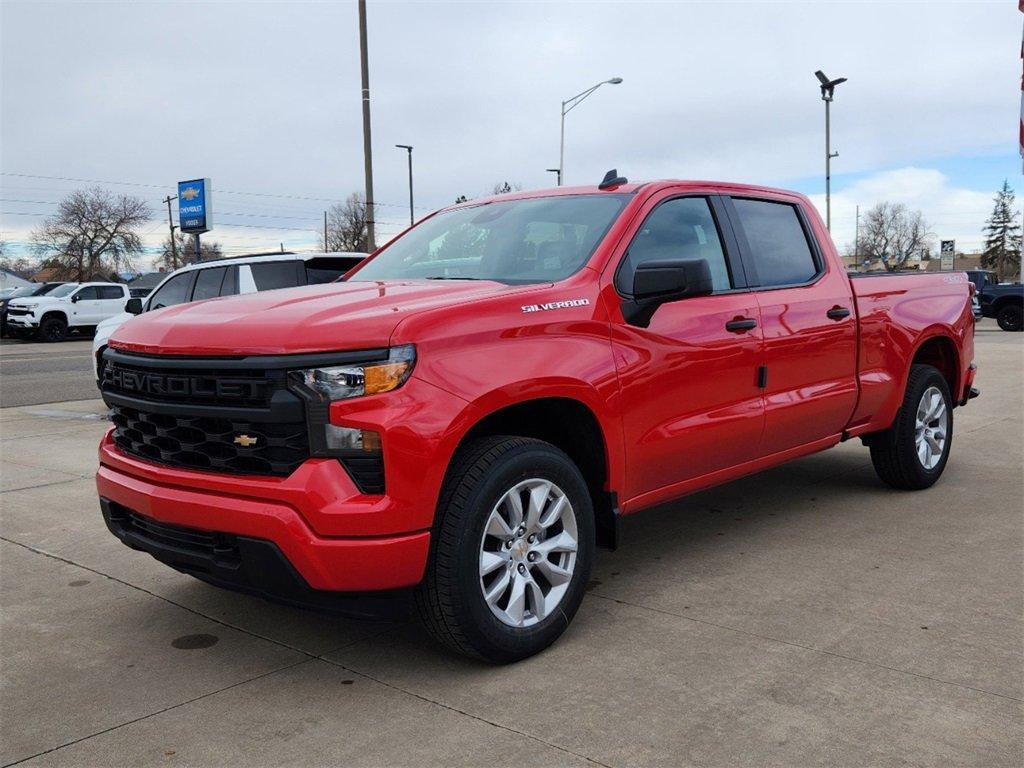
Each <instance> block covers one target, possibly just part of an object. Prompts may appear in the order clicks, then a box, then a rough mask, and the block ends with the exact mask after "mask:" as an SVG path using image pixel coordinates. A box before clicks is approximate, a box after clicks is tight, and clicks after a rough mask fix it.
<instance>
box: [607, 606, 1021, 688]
mask: <svg viewBox="0 0 1024 768" xmlns="http://www.w3.org/2000/svg"><path fill="white" fill-rule="evenodd" d="M589 595H590V596H591V597H596V598H599V599H601V600H608V601H609V602H612V603H618V604H619V605H628V606H630V607H632V608H638V609H640V610H642V611H651V612H652V613H659V614H662V615H664V616H672V617H673V618H677V619H685V620H686V621H692V622H695V623H697V624H704V625H706V626H709V627H715V628H717V629H724V630H726V631H728V632H735V633H737V634H740V635H746V636H748V637H756V638H758V639H759V640H767V641H769V642H773V643H780V644H782V645H788V646H790V647H792V648H801V649H803V650H805V651H811V652H813V653H820V654H822V655H824V656H832V657H834V658H837V659H843V660H845V661H852V662H854V663H857V664H864V665H865V666H869V667H875V668H877V669H885V670H888V671H890V672H897V673H900V674H904V675H910V676H911V677H917V678H921V679H922V680H929V681H931V682H933V683H941V684H943V685H952V686H955V687H957V688H963V689H964V690H968V691H974V692H975V693H981V694H984V695H986V696H996V697H998V698H1000V699H1008V700H1010V701H1017V702H1024V699H1019V698H1017V697H1016V696H1009V695H1007V694H1005V693H996V692H995V691H987V690H985V689H984V688H975V687H974V686H973V685H965V684H963V683H954V682H952V681H950V680H943V679H942V678H939V677H931V676H930V675H924V674H921V673H920V672H912V671H911V670H909V669H900V668H899V667H890V666H888V665H886V664H879V663H878V662H877V661H868V660H867V659H858V658H857V657H856V656H847V655H845V654H842V653H836V652H835V651H828V650H825V649H824V648H815V647H814V646H813V645H804V644H803V643H796V642H793V641H792V640H783V639H782V638H780V637H772V636H770V635H762V634H759V633H757V632H751V631H750V630H748V629H739V628H738V627H730V626H729V625H728V624H719V623H717V622H714V621H708V620H707V619H698V618H696V617H695V616H684V615H683V614H681V613H675V612H673V611H666V610H665V609H663V608H654V607H652V606H649V605H642V604H640V603H631V602H629V601H628V600H622V599H620V598H617V597H609V596H608V595H602V594H600V593H598V592H590V593H589Z"/></svg>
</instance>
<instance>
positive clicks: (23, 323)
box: [7, 314, 39, 329]
mask: <svg viewBox="0 0 1024 768" xmlns="http://www.w3.org/2000/svg"><path fill="white" fill-rule="evenodd" d="M7 325H9V326H11V327H13V328H26V329H28V328H38V327H39V321H38V320H36V318H35V317H34V316H33V315H11V314H8V315H7Z"/></svg>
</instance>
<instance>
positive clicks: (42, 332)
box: [39, 317, 68, 343]
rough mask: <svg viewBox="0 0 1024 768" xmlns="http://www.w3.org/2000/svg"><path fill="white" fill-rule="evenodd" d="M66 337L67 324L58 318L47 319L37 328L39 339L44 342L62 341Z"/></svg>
mask: <svg viewBox="0 0 1024 768" xmlns="http://www.w3.org/2000/svg"><path fill="white" fill-rule="evenodd" d="M67 337H68V324H67V323H66V322H64V321H63V320H61V319H60V318H59V317H48V318H46V319H45V320H43V322H42V323H41V324H40V326H39V338H40V339H41V340H42V341H46V342H51V343H52V342H55V341H64V339H66V338H67Z"/></svg>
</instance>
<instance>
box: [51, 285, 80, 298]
mask: <svg viewBox="0 0 1024 768" xmlns="http://www.w3.org/2000/svg"><path fill="white" fill-rule="evenodd" d="M77 287H78V283H64V285H58V286H57V287H56V288H54V289H53V290H52V291H50V292H49V293H48V294H46V295H47V296H53V297H54V298H58V299H59V298H60V297H61V296H67V295H68V294H69V293H71V292H72V291H73V290H75V289H76V288H77Z"/></svg>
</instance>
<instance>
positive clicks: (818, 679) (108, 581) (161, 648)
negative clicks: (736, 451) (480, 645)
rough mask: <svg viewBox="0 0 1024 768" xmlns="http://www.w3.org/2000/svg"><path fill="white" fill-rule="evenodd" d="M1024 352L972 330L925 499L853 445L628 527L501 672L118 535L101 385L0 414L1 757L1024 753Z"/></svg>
mask: <svg viewBox="0 0 1024 768" xmlns="http://www.w3.org/2000/svg"><path fill="white" fill-rule="evenodd" d="M1022 342H1024V338H1022V335H1021V334H1009V333H1002V332H1000V331H998V330H997V329H996V328H995V326H994V324H993V323H992V321H983V322H982V324H981V325H980V326H979V331H978V334H977V360H978V363H979V366H980V372H979V377H978V386H979V387H980V388H981V389H982V393H983V394H982V397H981V398H980V399H978V400H975V401H973V402H972V403H971V404H970V406H969V407H967V408H964V409H958V410H957V411H956V412H955V433H954V444H953V449H952V457H951V460H950V462H949V465H948V467H947V469H946V473H945V475H944V477H943V478H942V480H941V481H940V482H939V483H938V484H937V485H936V486H935V487H934V488H932V489H929V490H927V491H923V492H917V493H905V492H897V491H893V490H890V489H888V488H886V487H884V486H883V485H881V483H880V482H879V481H878V480H877V479H876V477H875V474H874V471H873V470H872V467H871V463H870V459H869V458H868V453H867V450H866V449H864V448H863V447H862V446H861V445H860V444H859V442H858V441H851V442H850V443H846V444H843V445H841V446H839V447H838V448H836V449H834V450H832V451H829V452H826V453H823V454H818V455H816V456H812V457H809V458H806V459H803V460H801V461H798V462H795V463H792V464H789V465H786V466H783V467H780V468H778V469H775V470H772V471H769V472H765V473H762V474H759V475H756V476H753V477H750V478H746V479H744V480H742V481H740V482H736V483H733V484H731V485H727V486H723V487H721V488H717V489H713V490H710V491H707V492H704V493H701V494H698V495H696V496H692V497H689V498H687V499H684V500H682V501H679V502H676V503H673V504H670V505H666V506H663V507H661V508H659V509H656V510H650V511H648V512H645V513H642V514H640V515H638V516H636V517H634V518H630V519H629V520H628V521H627V523H626V525H625V535H624V544H623V546H622V547H621V548H620V549H619V550H618V551H617V552H614V553H607V552H603V553H601V554H600V556H599V560H598V563H597V567H596V568H595V572H594V579H593V582H592V584H591V585H590V589H589V594H588V596H587V599H586V600H585V601H584V603H583V606H582V608H581V609H580V612H579V614H578V615H577V617H576V620H575V622H574V623H573V624H572V626H571V627H570V628H569V630H568V631H567V632H566V634H565V635H564V636H563V637H562V639H561V640H560V641H559V642H558V643H557V644H556V645H555V646H554V647H552V648H551V649H550V650H548V651H547V652H545V653H543V654H541V655H539V656H538V657H535V658H532V659H529V660H527V661H525V662H522V663H519V664H516V665H512V666H507V667H491V666H485V665H482V664H479V663H474V662H471V661H467V660H465V659H462V658H457V657H454V656H451V655H449V654H448V653H446V652H445V651H443V650H441V649H439V648H438V647H437V646H435V645H433V644H432V643H431V642H430V641H429V640H428V639H427V637H426V636H425V634H424V633H423V632H422V631H421V630H420V629H419V627H418V626H417V625H416V624H414V623H412V622H402V621H395V622H388V623H384V622H376V623H375V622H359V621H352V620H346V619H339V618H331V617H325V616H321V615H318V614H314V613H309V612H304V611H300V610H297V609H291V608H286V607H281V606H276V605H271V604H269V603H266V602H264V601H262V600H260V599H257V598H251V597H246V596H241V595H236V594H233V593H229V592H224V591H220V590H217V589H215V588H213V587H210V586H207V585H205V584H202V583H200V582H198V581H196V580H194V579H191V578H189V577H187V576H184V575H181V574H178V573H176V572H174V571H172V570H169V569H167V568H166V567H164V566H162V565H160V564H159V563H157V562H156V561H154V560H152V559H151V558H149V557H148V556H147V555H144V554H141V553H137V552H132V551H131V550H128V549H127V548H125V547H124V546H122V545H121V544H120V543H119V542H118V541H116V540H115V539H114V538H113V537H112V536H111V535H109V534H108V532H107V531H106V529H105V527H104V525H103V522H102V519H101V517H100V514H99V508H98V505H97V502H96V496H95V488H94V486H93V480H92V474H93V472H94V470H95V466H96V452H95V448H96V444H97V442H98V440H99V438H100V435H101V434H102V432H103V431H104V430H105V429H106V426H107V425H106V422H105V421H104V419H103V414H104V410H103V406H102V403H101V402H100V401H99V400H95V399H81V398H92V397H93V394H92V392H91V391H90V390H88V388H84V389H82V390H81V392H82V395H81V398H79V399H77V400H75V401H72V402H65V403H60V404H49V405H37V406H28V407H10V408H4V409H3V411H2V412H0V449H2V455H0V459H2V482H3V495H2V500H3V502H2V503H3V515H2V531H0V537H2V541H0V576H2V578H0V592H2V618H3V629H2V635H0V638H2V653H0V664H2V670H3V671H2V683H3V687H2V696H0V699H2V722H0V728H2V732H0V742H2V746H0V762H2V763H4V764H12V763H16V762H20V761H26V763H25V764H27V765H73V766H97V765H140V764H160V765H169V766H173V765H201V766H205V765H210V766H213V765H217V766H221V765H240V766H263V765H276V764H297V765H327V764H332V765H347V766H354V765H364V766H383V765H410V766H412V765H438V764H442V765H488V766H490V765H512V764H515V765H523V766H527V765H544V766H549V765H594V764H597V765H605V766H620V765H622V766H641V765H664V766H682V765H715V766H718V765H726V764H732V765H780V766H783V765H785V766H795V765H800V766H807V765H868V764H871V765H904V764H913V765H942V766H946V765H984V766H1019V765H1021V764H1024V711H1022V702H1024V663H1022V662H1024V653H1022V642H1021V639H1022V637H1024V599H1022V584H1021V574H1022V573H1024V570H1022V569H1024V554H1022V553H1024V510H1022V499H1024V456H1022V451H1021V438H1022V436H1024V383H1022V372H1024V344H1022ZM68 344H71V345H77V346H75V349H78V348H79V347H80V348H81V349H83V350H86V348H87V344H84V343H82V342H68ZM39 346H40V348H43V347H42V345H39ZM62 346H63V345H56V346H51V347H46V348H45V349H47V350H53V351H55V352H60V353H62V350H61V348H60V347H62ZM9 349H10V348H9V347H8V345H6V344H5V345H4V357H3V373H2V381H0V386H2V387H3V389H4V390H5V395H4V405H8V404H14V403H9V401H8V399H7V395H6V391H7V387H8V386H10V384H9V382H10V381H11V378H12V377H15V376H17V375H18V372H17V370H14V369H13V366H11V365H10V363H9V362H8V360H9ZM87 354H88V353H87V352H86V357H87ZM85 362H86V364H87V362H88V360H87V359H86V361H85ZM90 386H91V382H90ZM55 399H59V398H55Z"/></svg>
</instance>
